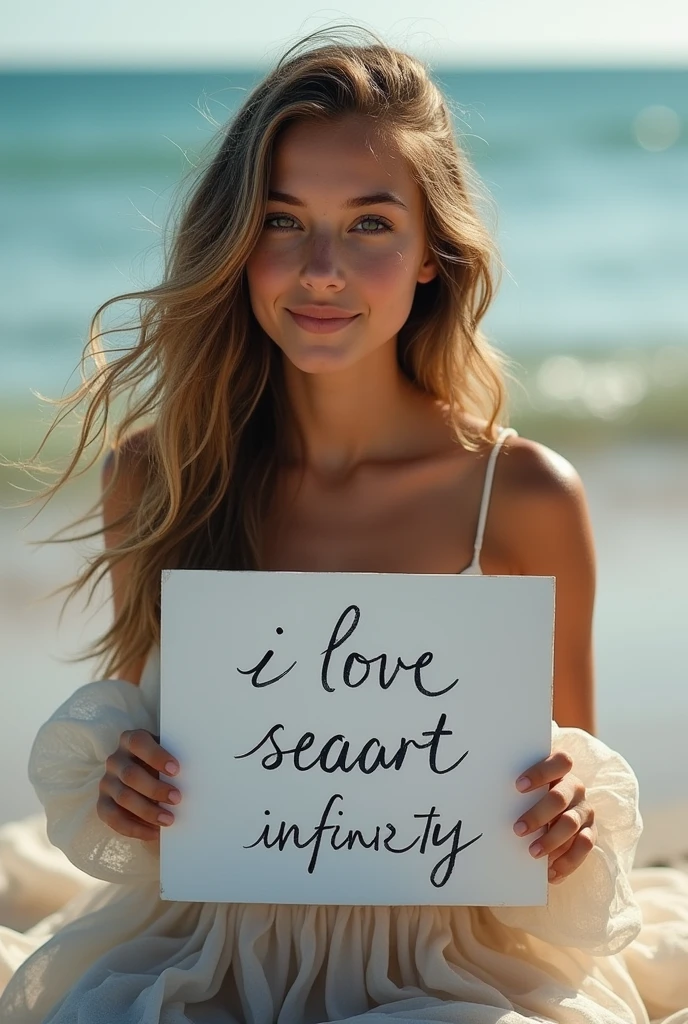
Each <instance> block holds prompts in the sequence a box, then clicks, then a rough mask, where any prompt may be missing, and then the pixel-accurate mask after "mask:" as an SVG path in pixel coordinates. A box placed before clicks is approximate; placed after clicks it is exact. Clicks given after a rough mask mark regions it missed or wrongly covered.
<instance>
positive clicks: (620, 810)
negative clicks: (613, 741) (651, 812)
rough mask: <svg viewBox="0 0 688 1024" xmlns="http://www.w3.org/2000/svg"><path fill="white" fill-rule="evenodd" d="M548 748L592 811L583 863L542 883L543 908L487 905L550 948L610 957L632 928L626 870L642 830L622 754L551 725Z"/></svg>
mask: <svg viewBox="0 0 688 1024" xmlns="http://www.w3.org/2000/svg"><path fill="white" fill-rule="evenodd" d="M552 725H553V730H552V751H553V752H554V751H557V750H562V751H566V753H567V754H570V756H571V757H572V758H573V768H572V771H573V774H574V775H577V776H578V778H579V779H580V780H581V781H582V782H583V783H584V785H585V787H586V790H587V798H588V800H589V801H590V803H591V804H592V806H593V808H594V811H595V824H596V825H597V842H596V844H595V847H594V848H593V849H592V850H591V852H590V853H589V854H588V856H587V857H586V859H585V861H584V862H583V864H582V865H581V866H580V867H579V868H578V869H577V870H576V871H574V872H573V874H571V875H569V876H568V877H567V878H565V879H564V881H563V882H561V883H560V884H558V885H550V886H549V887H548V890H549V893H548V903H547V906H546V907H493V908H491V909H492V913H493V914H494V916H495V917H496V918H497V920H499V921H501V922H502V924H506V925H509V926H510V927H516V928H522V929H523V930H524V931H526V932H529V933H530V934H531V935H535V936H536V937H537V938H540V939H543V940H544V941H545V942H550V943H552V944H553V945H556V946H575V947H576V948H578V949H582V950H587V952H589V953H591V954H592V955H593V956H611V955H612V954H613V953H618V952H619V951H620V950H622V949H624V947H625V946H627V945H628V944H629V943H630V942H632V941H633V939H635V938H636V936H637V935H638V933H639V932H640V928H641V924H642V918H641V912H640V908H639V907H638V904H637V903H636V901H635V898H634V895H633V890H632V887H631V883H630V879H629V874H630V871H631V868H632V866H633V858H634V855H635V849H636V846H637V844H638V840H639V838H640V834H641V832H642V827H643V825H642V819H641V817H640V812H639V810H638V781H637V779H636V777H635V775H634V773H633V770H632V769H631V767H630V765H629V764H628V763H627V761H625V760H624V758H623V757H622V756H621V755H620V754H618V753H616V751H614V750H611V748H610V747H608V746H606V744H604V743H602V741H601V740H599V739H597V738H596V737H594V736H591V735H590V734H589V733H587V732H584V731H583V730H582V729H570V728H562V727H560V726H558V725H557V724H556V722H553V723H552Z"/></svg>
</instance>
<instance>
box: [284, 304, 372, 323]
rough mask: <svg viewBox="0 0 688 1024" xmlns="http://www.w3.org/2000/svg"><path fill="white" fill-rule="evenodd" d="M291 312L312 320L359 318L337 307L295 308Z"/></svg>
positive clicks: (355, 314)
mask: <svg viewBox="0 0 688 1024" xmlns="http://www.w3.org/2000/svg"><path fill="white" fill-rule="evenodd" d="M289 312H290V313H296V315H297V316H307V317H309V318H310V319H312V320H349V319H352V318H353V317H355V316H358V314H357V313H352V312H350V311H349V310H348V309H339V308H338V307H337V306H295V307H294V308H293V309H290V310H289Z"/></svg>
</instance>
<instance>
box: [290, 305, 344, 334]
mask: <svg viewBox="0 0 688 1024" xmlns="http://www.w3.org/2000/svg"><path fill="white" fill-rule="evenodd" d="M287 312H288V313H289V315H290V317H291V318H292V319H293V320H294V322H295V323H296V325H297V326H298V327H301V328H302V329H303V330H304V331H309V332H310V333H311V334H332V333H333V332H334V331H340V330H342V328H344V327H346V326H347V325H348V324H350V323H353V321H354V320H357V319H358V317H359V316H360V313H356V314H354V316H335V317H319V316H304V315H303V313H292V311H291V310H290V309H289V310H287Z"/></svg>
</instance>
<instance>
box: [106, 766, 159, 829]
mask: <svg viewBox="0 0 688 1024" xmlns="http://www.w3.org/2000/svg"><path fill="white" fill-rule="evenodd" d="M143 770H144V769H142V771H143ZM101 793H103V794H104V795H105V796H107V797H109V798H110V799H111V800H113V801H114V802H115V804H117V805H118V806H119V807H122V808H124V810H125V811H128V812H129V814H132V815H133V816H134V817H136V818H140V819H141V821H143V822H147V823H148V824H151V825H171V824H172V822H173V821H174V815H173V814H172V812H171V811H170V810H169V808H166V807H165V808H163V807H161V806H160V804H158V803H155V802H154V801H153V800H149V799H148V797H145V796H142V795H141V794H140V793H137V792H136V791H135V790H133V789H130V788H129V786H125V784H124V783H123V782H122V781H121V780H120V779H118V778H117V777H116V776H114V775H108V776H106V777H105V779H104V780H103V782H102V785H101Z"/></svg>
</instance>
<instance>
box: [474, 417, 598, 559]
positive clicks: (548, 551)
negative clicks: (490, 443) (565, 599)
mask: <svg viewBox="0 0 688 1024" xmlns="http://www.w3.org/2000/svg"><path fill="white" fill-rule="evenodd" d="M502 447H503V451H501V452H500V453H499V455H498V462H499V463H500V465H499V472H496V473H495V483H494V516H495V519H496V520H497V523H496V524H495V525H496V527H497V529H498V532H499V534H500V536H501V537H502V538H503V539H504V541H505V542H506V546H507V547H508V549H509V550H510V551H512V552H513V553H514V555H515V556H516V561H517V563H518V564H519V566H520V571H521V572H524V573H533V574H536V573H537V572H546V573H547V574H549V572H550V571H554V569H555V568H556V564H557V563H560V562H562V561H567V560H569V559H570V558H571V557H574V558H575V557H582V558H583V560H584V562H587V563H590V562H591V560H592V531H591V526H590V518H589V512H588V506H587V498H586V494H585V488H584V486H583V482H582V480H581V477H580V475H579V473H578V471H577V470H576V468H575V467H574V466H573V465H572V464H571V462H569V461H568V459H566V458H565V457H564V456H563V455H560V454H559V453H558V452H555V451H553V450H552V449H551V448H548V447H547V446H546V445H544V444H541V443H540V442H538V441H533V440H530V439H528V438H525V437H514V436H511V437H509V438H507V439H506V440H505V442H504V444H503V446H502Z"/></svg>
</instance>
